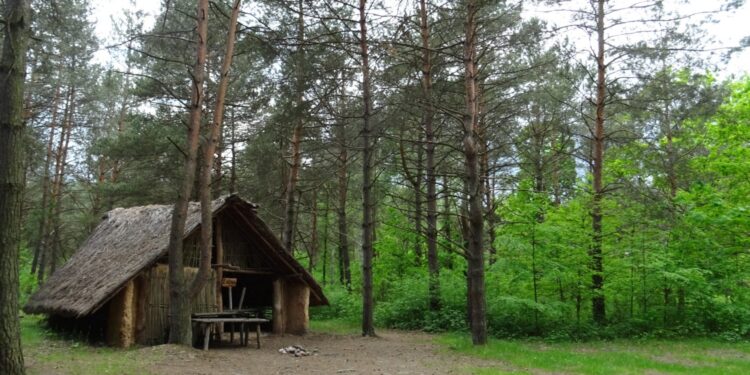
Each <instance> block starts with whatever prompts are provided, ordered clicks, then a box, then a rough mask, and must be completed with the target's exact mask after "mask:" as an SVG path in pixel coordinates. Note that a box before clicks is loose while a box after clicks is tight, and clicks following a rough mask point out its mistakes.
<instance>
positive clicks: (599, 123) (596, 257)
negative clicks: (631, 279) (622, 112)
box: [591, 0, 607, 324]
mask: <svg viewBox="0 0 750 375" xmlns="http://www.w3.org/2000/svg"><path fill="white" fill-rule="evenodd" d="M604 2H605V0H598V7H597V13H596V31H597V47H598V50H597V55H596V62H597V75H596V121H595V124H594V126H595V127H594V153H593V160H592V167H593V180H594V181H593V190H594V195H593V201H592V208H591V218H592V220H591V223H592V230H593V231H592V245H591V272H592V276H591V289H592V298H591V311H592V315H593V318H594V321H595V322H597V323H599V324H603V323H604V322H605V320H606V313H605V301H604V274H603V272H604V267H603V264H602V263H603V262H602V216H603V215H602V207H601V202H602V198H603V196H604V191H603V186H602V167H603V163H604V107H605V99H606V69H607V66H606V64H605V63H604Z"/></svg>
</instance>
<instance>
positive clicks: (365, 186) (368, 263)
mask: <svg viewBox="0 0 750 375" xmlns="http://www.w3.org/2000/svg"><path fill="white" fill-rule="evenodd" d="M366 2H367V0H359V47H360V56H361V57H362V105H363V111H362V153H363V155H362V156H363V160H362V284H363V285H362V335H363V336H375V326H374V324H373V310H374V302H373V296H372V258H373V249H372V243H373V234H374V233H373V232H374V222H373V208H374V207H373V202H372V187H373V177H372V154H373V145H372V141H371V140H370V137H371V136H372V134H371V132H372V130H371V129H370V107H371V105H372V103H371V102H372V98H371V97H370V62H369V58H370V56H369V52H368V45H367V18H366V15H365V9H366V7H365V5H366Z"/></svg>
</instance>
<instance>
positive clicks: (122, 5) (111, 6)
mask: <svg viewBox="0 0 750 375" xmlns="http://www.w3.org/2000/svg"><path fill="white" fill-rule="evenodd" d="M386 1H389V0H386ZM577 1H581V0H577ZM618 1H620V0H618ZM132 3H133V4H131V1H124V0H92V4H93V5H94V11H93V14H92V18H93V20H94V21H95V22H96V32H97V34H98V36H99V37H100V38H103V39H104V40H111V38H112V26H111V21H110V20H111V19H112V17H115V18H118V17H120V15H121V14H122V12H123V10H125V9H127V8H129V7H133V6H134V8H135V9H138V10H143V11H144V12H146V14H148V15H149V16H148V18H147V19H146V26H147V28H148V26H150V25H151V24H152V23H153V18H154V17H155V15H156V14H157V13H158V11H159V8H160V6H161V1H158V0H132ZM712 4H715V2H714V0H692V4H691V5H687V6H682V7H683V8H686V9H681V10H682V11H683V12H688V11H691V12H692V11H694V10H700V9H701V6H706V5H709V6H710V5H712ZM689 8H692V9H689ZM528 13H529V14H531V15H534V16H537V17H540V18H543V19H546V20H548V21H550V22H552V23H558V24H565V22H568V21H569V16H568V15H565V14H564V13H560V12H552V13H550V12H545V13H537V12H534V11H529V12H528ZM716 18H717V20H718V21H719V22H718V23H715V24H709V25H707V26H706V31H707V32H708V33H709V34H710V35H712V36H714V38H715V39H716V44H715V45H712V46H710V47H712V48H718V47H730V46H736V45H737V44H738V43H739V41H740V40H741V39H742V38H743V37H750V4H745V5H744V6H743V7H742V8H740V9H739V10H737V11H735V12H732V13H723V14H721V15H719V16H717V17H716ZM582 39H583V38H581V40H579V41H578V42H579V43H581V44H584V45H585V44H587V43H588V41H586V40H582ZM106 44H108V43H107V42H105V43H104V45H106ZM96 59H97V60H98V61H99V62H106V61H109V60H110V58H109V54H108V52H107V50H106V49H105V48H102V49H101V50H100V51H99V53H98V54H97V56H96ZM749 72H750V48H749V49H748V50H745V51H744V52H742V53H736V54H735V55H734V56H733V58H732V59H731V60H730V61H729V63H728V64H727V65H726V68H725V69H724V70H723V71H721V72H717V74H718V75H719V77H722V78H723V77H728V76H729V75H731V74H734V75H736V76H740V75H742V74H748V73H749Z"/></svg>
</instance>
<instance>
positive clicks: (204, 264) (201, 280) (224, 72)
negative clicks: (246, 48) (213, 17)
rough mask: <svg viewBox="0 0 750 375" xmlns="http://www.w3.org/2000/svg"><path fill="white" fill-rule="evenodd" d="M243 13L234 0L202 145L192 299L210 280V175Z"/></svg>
mask: <svg viewBox="0 0 750 375" xmlns="http://www.w3.org/2000/svg"><path fill="white" fill-rule="evenodd" d="M239 14H240V0H234V5H232V16H231V18H230V20H229V32H228V33H227V50H226V52H225V54H224V62H223V63H222V66H221V78H220V80H219V87H218V88H217V89H218V92H217V93H216V103H215V107H214V113H213V119H212V121H211V128H210V129H209V133H210V134H209V136H208V139H207V140H206V143H205V144H204V145H203V165H202V166H201V174H200V201H201V256H200V266H199V267H198V273H197V274H196V275H195V279H193V282H192V284H191V285H190V298H191V299H193V298H195V297H197V296H198V294H200V292H201V290H203V287H204V286H206V284H208V282H209V280H211V249H212V247H213V246H212V243H213V207H212V205H211V198H212V197H213V194H211V174H212V172H213V165H214V154H215V153H216V145H217V144H218V143H219V135H220V134H221V124H222V123H223V122H224V101H225V99H226V96H227V87H228V86H229V68H230V67H231V66H232V56H233V55H234V36H235V31H236V30H237V17H238V16H239Z"/></svg>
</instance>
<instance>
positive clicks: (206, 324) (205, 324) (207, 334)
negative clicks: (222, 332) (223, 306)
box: [192, 314, 269, 350]
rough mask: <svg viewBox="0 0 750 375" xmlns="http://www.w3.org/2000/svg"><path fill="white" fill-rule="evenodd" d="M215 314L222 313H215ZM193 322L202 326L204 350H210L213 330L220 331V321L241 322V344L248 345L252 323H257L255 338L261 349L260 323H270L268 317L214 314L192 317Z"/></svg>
mask: <svg viewBox="0 0 750 375" xmlns="http://www.w3.org/2000/svg"><path fill="white" fill-rule="evenodd" d="M214 315H220V314H214ZM192 321H193V323H196V324H198V325H199V326H200V328H201V331H202V332H203V350H208V343H209V342H210V341H211V330H212V329H213V330H216V331H217V332H218V329H217V326H218V325H219V324H220V323H239V324H240V344H242V345H245V346H247V343H248V334H249V333H250V332H249V329H250V325H251V324H253V323H254V324H255V340H256V343H257V345H258V349H260V325H261V324H263V323H268V322H269V320H268V319H262V318H246V317H236V316H224V317H222V316H214V317H203V316H200V317H194V318H193V319H192Z"/></svg>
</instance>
